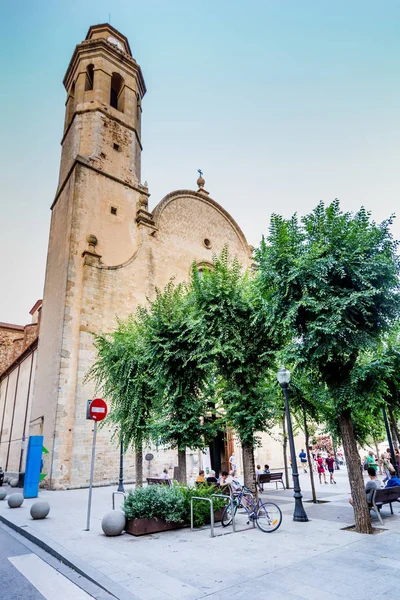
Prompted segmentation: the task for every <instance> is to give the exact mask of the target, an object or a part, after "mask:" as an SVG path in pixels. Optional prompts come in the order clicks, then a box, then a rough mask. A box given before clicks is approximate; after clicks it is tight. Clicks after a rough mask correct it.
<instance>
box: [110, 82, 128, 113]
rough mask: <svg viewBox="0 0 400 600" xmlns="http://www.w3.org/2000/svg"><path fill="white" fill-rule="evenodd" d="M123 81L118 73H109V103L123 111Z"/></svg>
mask: <svg viewBox="0 0 400 600" xmlns="http://www.w3.org/2000/svg"><path fill="white" fill-rule="evenodd" d="M124 96H125V82H124V79H123V78H122V77H121V75H120V74H119V73H113V74H112V75H111V89H110V105H111V106H112V107H113V108H116V109H117V110H119V111H120V112H124Z"/></svg>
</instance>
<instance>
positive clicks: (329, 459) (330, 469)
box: [325, 452, 336, 483]
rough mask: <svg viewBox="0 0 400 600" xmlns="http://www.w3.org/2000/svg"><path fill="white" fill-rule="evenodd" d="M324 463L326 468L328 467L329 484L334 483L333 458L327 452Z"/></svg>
mask: <svg viewBox="0 0 400 600" xmlns="http://www.w3.org/2000/svg"><path fill="white" fill-rule="evenodd" d="M325 463H326V466H327V467H328V472H329V483H336V481H335V477H334V471H335V457H334V456H332V454H330V453H329V452H328V456H327V457H326V459H325Z"/></svg>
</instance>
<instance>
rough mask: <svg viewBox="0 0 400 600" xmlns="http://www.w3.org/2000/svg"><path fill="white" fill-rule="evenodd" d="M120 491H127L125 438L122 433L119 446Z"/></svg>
mask: <svg viewBox="0 0 400 600" xmlns="http://www.w3.org/2000/svg"><path fill="white" fill-rule="evenodd" d="M117 491H118V492H125V488H124V440H123V438H122V435H121V444H120V447H119V479H118V490H117Z"/></svg>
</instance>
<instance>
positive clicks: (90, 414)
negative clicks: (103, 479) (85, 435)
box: [85, 398, 107, 531]
mask: <svg viewBox="0 0 400 600" xmlns="http://www.w3.org/2000/svg"><path fill="white" fill-rule="evenodd" d="M106 416H107V404H106V403H105V402H104V400H102V399H101V398H95V399H94V400H88V409H87V415H86V418H87V419H89V420H92V421H94V429H93V445H92V462H91V465H90V483H89V498H88V509H87V520H86V529H85V531H90V513H91V509H92V490H93V473H94V459H95V455H96V437H97V422H98V421H102V420H103V419H105V417H106Z"/></svg>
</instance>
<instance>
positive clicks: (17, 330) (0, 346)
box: [0, 323, 24, 375]
mask: <svg viewBox="0 0 400 600" xmlns="http://www.w3.org/2000/svg"><path fill="white" fill-rule="evenodd" d="M23 335H24V328H23V327H22V326H20V325H11V324H9V323H0V375H1V373H3V371H5V370H6V368H7V367H8V366H9V365H10V364H11V362H12V360H13V356H14V340H18V339H21V338H23Z"/></svg>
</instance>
